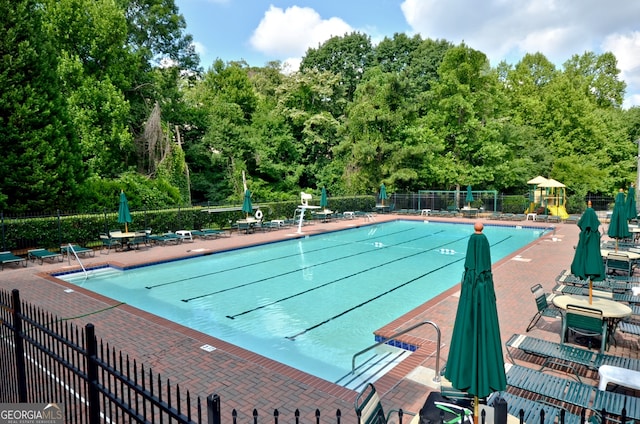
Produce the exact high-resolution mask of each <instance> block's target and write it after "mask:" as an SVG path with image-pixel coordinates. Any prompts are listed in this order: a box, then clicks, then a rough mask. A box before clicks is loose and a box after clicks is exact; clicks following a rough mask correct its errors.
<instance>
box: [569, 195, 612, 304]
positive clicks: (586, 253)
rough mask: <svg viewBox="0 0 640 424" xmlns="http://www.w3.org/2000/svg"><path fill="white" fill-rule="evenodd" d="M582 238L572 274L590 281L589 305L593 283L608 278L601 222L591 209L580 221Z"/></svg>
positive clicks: (575, 255) (572, 265)
mask: <svg viewBox="0 0 640 424" xmlns="http://www.w3.org/2000/svg"><path fill="white" fill-rule="evenodd" d="M578 227H580V236H579V238H578V244H577V245H576V251H575V253H574V256H573V262H571V273H572V274H573V275H575V276H576V277H580V278H581V279H583V280H588V281H589V304H591V300H592V296H593V284H592V281H602V280H604V279H605V277H606V271H605V268H604V263H603V262H602V254H601V253H600V230H599V228H600V220H599V219H598V215H596V211H594V210H593V208H592V207H591V202H589V207H588V208H587V209H586V210H585V211H584V213H583V214H582V217H580V220H579V221H578Z"/></svg>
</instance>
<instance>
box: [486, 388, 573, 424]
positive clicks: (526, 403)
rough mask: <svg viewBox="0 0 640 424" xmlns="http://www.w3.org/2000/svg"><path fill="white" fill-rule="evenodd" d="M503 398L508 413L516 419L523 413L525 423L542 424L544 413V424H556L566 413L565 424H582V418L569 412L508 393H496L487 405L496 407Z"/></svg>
mask: <svg viewBox="0 0 640 424" xmlns="http://www.w3.org/2000/svg"><path fill="white" fill-rule="evenodd" d="M499 398H502V399H504V400H506V401H507V408H508V409H507V412H508V413H509V415H512V416H514V417H516V418H520V412H522V417H523V422H524V423H527V424H528V423H531V424H539V423H540V411H544V424H555V422H556V419H558V420H559V417H560V414H561V413H562V412H563V411H564V418H565V421H564V422H565V424H580V423H581V421H580V416H578V415H575V414H572V413H570V412H567V411H566V410H563V409H560V408H558V407H556V406H553V405H549V404H547V403H540V402H536V401H534V400H531V399H526V398H523V397H520V396H516V395H513V394H511V393H508V392H496V393H494V394H493V395H491V396H490V397H489V399H488V400H487V405H489V406H495V404H496V401H497V400H498V399H499Z"/></svg>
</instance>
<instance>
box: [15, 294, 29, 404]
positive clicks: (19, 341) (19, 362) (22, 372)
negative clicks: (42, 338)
mask: <svg viewBox="0 0 640 424" xmlns="http://www.w3.org/2000/svg"><path fill="white" fill-rule="evenodd" d="M11 303H12V305H11V306H12V308H13V328H14V332H13V343H14V344H15V355H16V358H15V360H16V376H17V377H18V401H19V402H20V403H24V402H27V401H28V399H27V369H26V366H25V362H24V340H23V338H22V317H21V316H20V315H21V314H22V311H21V307H20V291H19V290H18V289H13V290H12V291H11Z"/></svg>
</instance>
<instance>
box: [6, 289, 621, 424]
mask: <svg viewBox="0 0 640 424" xmlns="http://www.w3.org/2000/svg"><path fill="white" fill-rule="evenodd" d="M0 382H1V385H2V386H1V390H0V403H2V404H16V403H20V404H25V403H27V404H29V403H32V404H57V405H60V406H61V407H62V409H63V411H64V422H65V423H71V424H73V423H89V424H99V423H123V422H137V423H155V422H158V423H163V422H169V423H173V422H175V423H178V424H199V423H205V422H206V423H208V424H223V423H231V424H238V422H239V418H238V412H237V410H236V409H233V410H232V411H231V413H230V415H229V416H227V417H224V418H223V417H222V415H221V410H222V408H221V399H220V397H219V396H218V395H217V394H211V395H209V396H207V398H206V403H205V404H204V405H203V402H202V401H201V398H200V397H199V396H193V395H191V394H190V392H189V391H188V390H187V391H184V390H182V389H181V388H180V386H179V385H173V384H171V382H170V381H169V380H168V379H167V380H166V381H163V379H162V378H161V376H160V375H158V374H156V375H154V373H153V371H152V370H151V369H147V368H145V366H144V365H143V364H138V362H137V361H136V360H135V359H131V358H129V357H128V356H127V355H123V354H122V352H120V351H117V350H116V349H115V348H114V347H110V346H109V345H108V343H104V342H103V341H102V340H100V341H98V339H97V338H96V335H95V328H94V326H93V324H87V325H86V326H85V327H84V328H78V327H76V326H74V325H73V324H71V323H68V322H65V321H63V320H61V319H58V318H57V317H55V316H53V315H51V314H49V313H47V312H45V311H42V310H41V309H39V308H37V307H34V306H32V305H29V304H27V303H25V302H23V301H21V300H20V294H19V291H18V290H17V289H14V290H12V292H11V293H7V292H6V291H2V290H0ZM236 401H238V402H240V403H241V400H236ZM559 409H561V412H563V411H564V410H562V408H559ZM585 413H586V410H585V409H584V408H583V409H582V412H581V417H582V420H581V422H586V421H585ZM598 414H599V415H600V416H599V419H600V421H599V422H600V423H605V422H607V418H608V415H607V412H606V410H602V411H598ZM251 416H252V418H253V424H258V422H259V421H262V422H264V423H268V422H270V421H272V422H273V423H274V424H278V423H279V422H291V423H294V424H300V423H301V422H306V423H311V422H312V420H313V422H314V423H315V424H321V419H322V418H325V417H326V419H325V420H326V421H329V422H332V423H333V422H335V423H336V424H341V422H342V420H343V416H342V413H341V411H340V409H337V410H336V413H335V415H333V416H332V415H331V414H329V415H324V416H322V415H321V413H320V410H319V409H316V410H315V414H314V417H313V418H312V419H311V418H310V417H305V418H304V419H303V418H302V417H301V416H300V412H299V410H298V409H296V410H295V412H294V415H293V416H292V417H281V416H280V413H279V412H278V410H277V409H273V414H272V415H269V414H264V415H259V413H258V410H257V409H253V412H252V414H251ZM400 417H402V415H400ZM524 417H525V412H524V411H523V410H520V413H519V414H518V418H519V421H520V423H521V424H523V423H524ZM540 418H541V420H540V422H544V409H542V408H540ZM205 419H206V421H203V420H205ZM362 420H363V417H361V416H360V415H356V414H354V415H350V420H349V421H350V422H358V423H361V422H362ZM614 420H615V422H616V423H621V424H625V422H626V421H627V417H626V408H623V409H622V415H621V418H620V419H619V420H618V419H614ZM406 421H409V420H406ZM479 422H480V423H481V424H485V417H484V414H483V416H481V417H480V420H479ZM563 422H564V413H561V414H560V423H563ZM396 424H402V418H400V419H399V422H398V423H396ZM440 424H443V423H442V420H441V423H440Z"/></svg>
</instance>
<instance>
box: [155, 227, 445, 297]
mask: <svg viewBox="0 0 640 424" xmlns="http://www.w3.org/2000/svg"><path fill="white" fill-rule="evenodd" d="M407 231H413V228H408V229H406V230H402V231H396V232H394V233H389V234H382V235H381V236H380V237H375V238H373V239H362V240H355V241H350V242H348V243H341V244H337V245H334V246H327V247H319V248H317V249H313V250H309V251H308V252H306V253H314V252H320V251H322V250H328V249H336V248H338V247H343V246H346V245H349V244H355V243H361V242H363V241H369V240H375V239H381V238H384V237H389V236H392V235H395V234H401V233H404V232H407ZM442 231H444V230H441V231H438V232H436V233H434V234H437V233H440V232H442ZM299 255H300V253H292V254H291V255H284V256H279V257H276V258H269V259H265V260H263V261H258V262H252V263H250V264H245V265H242V266H237V267H234V268H226V269H220V270H218V271H213V272H208V273H206V274H200V275H194V276H192V277H188V278H181V279H179V280H172V281H167V282H165V283H160V284H155V285H152V286H146V287H145V288H146V289H149V290H151V289H153V288H156V287H162V286H169V285H171V284H177V283H182V282H184V281H190V280H195V279H198V278H203V277H209V276H211V275H216V274H222V273H224V272H229V271H235V270H237V269H242V268H248V267H251V266H256V265H260V264H264V263H267V262H272V261H279V260H280V259H287V258H292V257H296V256H299Z"/></svg>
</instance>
